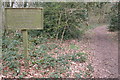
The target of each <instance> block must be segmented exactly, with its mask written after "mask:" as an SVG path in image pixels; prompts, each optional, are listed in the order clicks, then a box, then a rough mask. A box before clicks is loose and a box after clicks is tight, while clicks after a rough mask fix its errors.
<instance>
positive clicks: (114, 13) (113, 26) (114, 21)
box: [108, 3, 120, 31]
mask: <svg viewBox="0 0 120 80" xmlns="http://www.w3.org/2000/svg"><path fill="white" fill-rule="evenodd" d="M118 17H119V14H118V4H117V3H116V4H115V5H113V7H112V8H111V14H110V25H109V26H108V28H109V31H118V30H120V27H119V26H118V23H119V19H118Z"/></svg>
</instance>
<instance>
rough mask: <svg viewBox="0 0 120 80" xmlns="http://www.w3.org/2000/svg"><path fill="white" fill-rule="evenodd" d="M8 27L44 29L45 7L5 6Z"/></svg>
mask: <svg viewBox="0 0 120 80" xmlns="http://www.w3.org/2000/svg"><path fill="white" fill-rule="evenodd" d="M5 27H6V28H7V29H12V30H13V29H20V30H24V29H26V30H28V29H29V30H31V29H43V8H5Z"/></svg>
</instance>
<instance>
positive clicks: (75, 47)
mask: <svg viewBox="0 0 120 80" xmlns="http://www.w3.org/2000/svg"><path fill="white" fill-rule="evenodd" d="M70 49H75V50H78V49H79V48H78V46H76V45H74V44H71V45H70Z"/></svg>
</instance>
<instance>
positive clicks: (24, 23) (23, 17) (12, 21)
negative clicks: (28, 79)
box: [5, 8, 43, 67]
mask: <svg viewBox="0 0 120 80" xmlns="http://www.w3.org/2000/svg"><path fill="white" fill-rule="evenodd" d="M5 28H6V29H12V30H14V29H15V30H18V29H19V30H21V31H22V33H23V47H24V58H25V66H26V67H28V65H29V53H28V32H27V30H32V29H43V9H42V8H5Z"/></svg>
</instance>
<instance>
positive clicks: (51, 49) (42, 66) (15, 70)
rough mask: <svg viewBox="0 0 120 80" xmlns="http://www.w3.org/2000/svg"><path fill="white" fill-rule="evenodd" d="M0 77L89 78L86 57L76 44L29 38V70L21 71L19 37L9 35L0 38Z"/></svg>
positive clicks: (21, 61)
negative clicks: (0, 66) (0, 64)
mask: <svg viewBox="0 0 120 80" xmlns="http://www.w3.org/2000/svg"><path fill="white" fill-rule="evenodd" d="M3 38H4V40H3V75H4V77H6V78H33V77H34V78H85V77H88V78H90V77H92V73H93V67H92V66H91V64H90V62H89V58H88V57H89V55H88V54H87V53H86V52H84V51H83V50H81V49H80V47H79V45H78V43H79V41H78V40H68V41H64V42H63V43H61V41H59V40H57V41H55V40H54V39H51V40H50V39H47V38H42V37H40V36H39V37H29V56H30V57H29V68H26V67H25V62H24V51H23V45H22V35H21V34H18V33H16V32H9V34H8V35H7V36H4V37H3Z"/></svg>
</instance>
